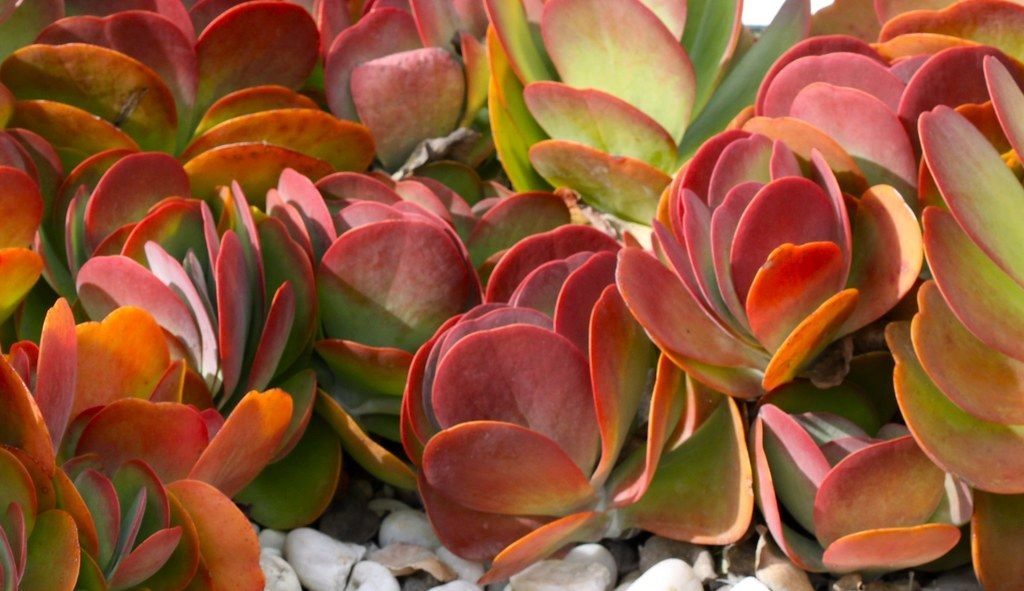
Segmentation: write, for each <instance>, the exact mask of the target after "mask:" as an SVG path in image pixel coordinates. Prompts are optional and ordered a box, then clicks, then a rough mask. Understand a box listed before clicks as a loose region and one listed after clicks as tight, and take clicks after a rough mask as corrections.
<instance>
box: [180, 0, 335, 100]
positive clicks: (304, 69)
mask: <svg viewBox="0 0 1024 591" xmlns="http://www.w3.org/2000/svg"><path fill="white" fill-rule="evenodd" d="M256 32H262V33H263V34H255V33H256ZM319 44H320V35H319V34H318V32H317V30H316V23H315V22H314V21H313V19H312V17H311V16H310V15H309V13H308V12H306V10H305V9H304V8H303V7H302V6H299V5H297V4H292V3H289V2H247V3H244V4H241V5H239V6H236V7H234V8H231V9H229V10H227V11H226V12H224V13H223V14H221V15H220V16H219V17H217V19H216V20H214V21H213V22H212V23H210V25H209V26H208V27H206V29H205V30H204V31H203V33H202V35H200V36H199V40H198V42H197V43H196V55H197V56H198V59H199V89H198V95H197V98H196V110H197V112H202V111H204V110H205V109H206V107H207V106H208V105H210V104H212V103H213V102H214V101H215V100H217V99H219V98H221V97H222V96H224V95H226V94H228V93H230V92H233V91H235V90H239V89H242V88H248V87H253V86H261V85H266V84H277V85H280V86H285V87H288V88H298V87H299V86H300V85H301V84H302V83H303V82H304V81H305V80H306V78H307V77H308V76H309V73H310V72H311V71H312V69H313V66H314V64H315V63H316V60H317V57H318V56H319V53H320V52H319V49H320V48H319Z"/></svg>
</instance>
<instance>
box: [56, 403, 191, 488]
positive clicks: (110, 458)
mask: <svg viewBox="0 0 1024 591" xmlns="http://www.w3.org/2000/svg"><path fill="white" fill-rule="evenodd" d="M207 443H208V435H207V430H206V424H205V423H204V422H203V419H202V417H201V416H200V414H199V411H197V410H195V409H194V408H192V407H189V406H185V405H179V404H173V403H167V402H160V403H154V402H149V401H147V400H138V399H123V400H118V401H116V402H112V403H111V404H108V405H107V406H106V407H104V408H103V410H101V411H100V412H99V413H97V414H96V415H95V416H94V417H92V419H91V420H90V421H89V423H88V424H87V425H86V427H85V430H84V431H83V432H82V435H81V437H80V438H79V440H78V445H77V446H76V449H75V451H76V452H77V454H79V455H80V454H89V453H96V454H98V456H99V460H100V461H101V462H102V465H103V467H104V470H106V471H107V472H109V473H113V472H114V471H115V470H116V469H117V468H118V467H120V466H121V464H123V463H124V462H127V461H129V460H142V461H144V462H146V463H148V464H149V465H150V467H152V468H153V471H154V472H156V474H157V475H158V476H160V478H161V480H163V481H164V482H170V481H173V480H177V479H179V478H183V477H184V476H185V475H186V474H188V473H189V471H190V470H191V469H192V466H193V465H194V464H195V462H196V460H197V459H198V458H199V456H200V454H202V452H203V450H204V449H205V448H206V446H207Z"/></svg>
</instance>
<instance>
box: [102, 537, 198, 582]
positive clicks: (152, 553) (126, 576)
mask: <svg viewBox="0 0 1024 591" xmlns="http://www.w3.org/2000/svg"><path fill="white" fill-rule="evenodd" d="M181 536H182V530H181V528H180V527H172V528H167V529H162V530H160V531H158V532H156V533H154V534H153V535H151V536H149V537H148V538H146V539H145V540H143V541H142V542H140V543H139V545H138V546H136V547H135V549H133V550H132V551H131V552H130V553H129V554H128V555H127V556H125V557H124V559H122V560H121V563H120V564H118V565H117V569H116V570H115V571H114V574H113V576H112V577H111V578H110V584H111V586H112V588H114V589H127V588H130V587H134V586H135V585H138V584H139V583H142V582H143V581H145V580H146V579H148V578H149V577H151V576H153V575H154V574H156V572H157V571H158V570H160V568H161V567H163V566H164V565H165V564H167V561H168V559H170V557H171V554H173V553H174V550H175V548H176V547H177V545H178V542H180V541H181Z"/></svg>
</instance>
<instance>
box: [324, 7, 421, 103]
mask: <svg viewBox="0 0 1024 591" xmlns="http://www.w3.org/2000/svg"><path fill="white" fill-rule="evenodd" d="M421 47H422V44H421V42H420V39H419V34H418V33H417V31H416V21H414V20H413V18H412V15H411V14H410V13H409V12H407V11H404V10H396V9H393V8H378V9H376V10H372V11H370V13H368V14H367V15H366V16H365V17H363V18H362V19H360V20H359V22H357V23H356V24H355V25H353V26H351V27H349V28H347V29H345V30H344V31H342V32H341V34H339V35H338V37H337V38H336V39H335V40H334V43H333V44H332V45H331V47H330V50H329V51H328V52H327V57H326V60H325V64H324V91H325V92H326V94H327V104H328V106H329V107H330V109H331V112H332V113H334V114H335V115H336V116H337V117H340V118H342V119H349V120H352V121H355V120H357V119H358V115H357V113H356V104H355V102H354V101H353V99H352V72H353V70H355V69H356V67H358V66H359V65H360V64H363V63H366V62H369V61H372V60H375V59H377V58H381V57H385V56H387V55H391V54H393V53H400V52H403V51H412V50H414V49H419V48H421ZM383 100H394V97H386V98H385V99H383Z"/></svg>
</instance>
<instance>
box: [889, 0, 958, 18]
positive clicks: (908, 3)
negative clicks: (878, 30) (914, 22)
mask: <svg viewBox="0 0 1024 591" xmlns="http://www.w3.org/2000/svg"><path fill="white" fill-rule="evenodd" d="M956 1H957V0H875V12H876V13H877V14H878V20H879V21H881V22H882V23H887V22H889V21H890V20H892V19H894V18H896V17H897V16H899V15H901V14H903V13H905V12H911V11H914V10H939V9H940V8H945V7H947V6H949V5H950V4H953V3H955V2H956Z"/></svg>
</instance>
